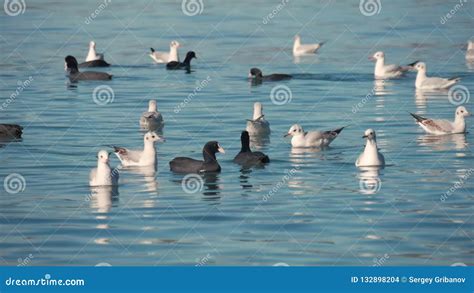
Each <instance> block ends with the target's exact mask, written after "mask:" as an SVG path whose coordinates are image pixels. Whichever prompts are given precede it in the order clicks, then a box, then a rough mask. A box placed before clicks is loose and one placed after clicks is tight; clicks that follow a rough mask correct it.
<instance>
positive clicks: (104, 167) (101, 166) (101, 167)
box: [97, 162, 111, 174]
mask: <svg viewBox="0 0 474 293" xmlns="http://www.w3.org/2000/svg"><path fill="white" fill-rule="evenodd" d="M110 172H111V170H110V166H109V164H108V163H103V162H97V173H100V174H104V173H105V174H107V173H110Z"/></svg>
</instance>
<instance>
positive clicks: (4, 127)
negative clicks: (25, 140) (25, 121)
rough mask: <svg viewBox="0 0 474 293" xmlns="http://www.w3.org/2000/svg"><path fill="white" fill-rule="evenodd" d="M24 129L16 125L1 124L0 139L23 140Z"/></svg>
mask: <svg viewBox="0 0 474 293" xmlns="http://www.w3.org/2000/svg"><path fill="white" fill-rule="evenodd" d="M22 134H23V127H21V126H20V125H16V124H0V138H21V135H22Z"/></svg>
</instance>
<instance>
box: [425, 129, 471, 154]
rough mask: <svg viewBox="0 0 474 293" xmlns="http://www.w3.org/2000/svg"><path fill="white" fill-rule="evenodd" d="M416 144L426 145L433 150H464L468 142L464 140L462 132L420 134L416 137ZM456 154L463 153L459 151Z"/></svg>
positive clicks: (464, 136)
mask: <svg viewBox="0 0 474 293" xmlns="http://www.w3.org/2000/svg"><path fill="white" fill-rule="evenodd" d="M417 142H418V145H420V146H428V147H430V148H431V149H433V150H435V151H446V150H452V149H454V150H464V149H466V148H467V146H468V145H469V143H468V142H467V141H466V135H465V134H464V133H458V134H446V135H432V134H424V135H420V136H419V137H418V139H417ZM458 156H465V153H459V154H458Z"/></svg>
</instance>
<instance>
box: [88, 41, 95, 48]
mask: <svg viewBox="0 0 474 293" xmlns="http://www.w3.org/2000/svg"><path fill="white" fill-rule="evenodd" d="M89 47H90V48H94V49H95V42H94V41H90V42H89Z"/></svg>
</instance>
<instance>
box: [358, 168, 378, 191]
mask: <svg viewBox="0 0 474 293" xmlns="http://www.w3.org/2000/svg"><path fill="white" fill-rule="evenodd" d="M380 170H381V167H375V166H374V167H359V171H360V172H359V175H358V178H359V192H360V193H361V194H367V195H370V194H376V193H377V192H379V191H380V188H381V187H382V180H381V179H380Z"/></svg>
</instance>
